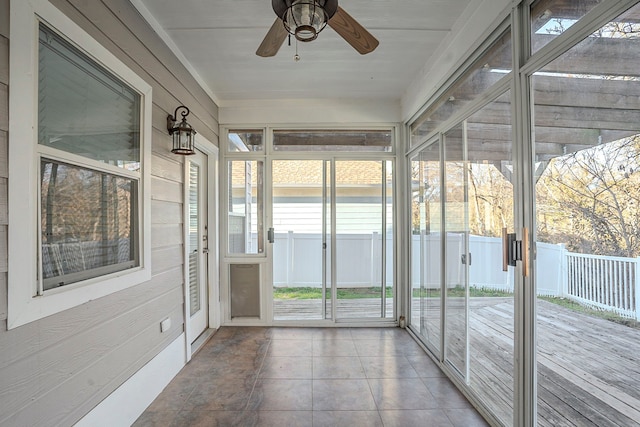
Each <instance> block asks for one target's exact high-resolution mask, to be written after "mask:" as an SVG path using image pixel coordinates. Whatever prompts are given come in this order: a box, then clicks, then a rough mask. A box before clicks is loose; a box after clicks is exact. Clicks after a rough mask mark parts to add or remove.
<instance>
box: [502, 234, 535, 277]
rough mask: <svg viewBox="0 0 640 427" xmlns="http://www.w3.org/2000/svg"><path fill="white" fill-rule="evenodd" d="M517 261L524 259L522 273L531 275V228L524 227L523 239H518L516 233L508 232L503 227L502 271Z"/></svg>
mask: <svg viewBox="0 0 640 427" xmlns="http://www.w3.org/2000/svg"><path fill="white" fill-rule="evenodd" d="M516 261H522V274H523V276H525V277H527V276H529V230H528V229H527V227H524V228H523V229H522V240H516V234H515V233H507V229H506V228H503V229H502V271H507V270H508V269H509V266H515V265H516Z"/></svg>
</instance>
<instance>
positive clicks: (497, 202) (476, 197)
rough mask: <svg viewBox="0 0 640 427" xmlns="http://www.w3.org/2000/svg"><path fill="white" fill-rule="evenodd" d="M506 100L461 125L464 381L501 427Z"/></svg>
mask: <svg viewBox="0 0 640 427" xmlns="http://www.w3.org/2000/svg"><path fill="white" fill-rule="evenodd" d="M510 96H511V95H510V92H506V93H505V94H504V95H502V96H500V97H499V98H498V99H496V100H494V101H493V102H491V103H489V104H487V105H486V106H485V107H483V108H482V109H480V110H479V111H478V112H477V113H475V114H473V115H472V116H471V117H469V118H468V119H467V120H466V121H465V125H466V136H467V142H466V145H467V159H468V162H469V163H468V168H467V171H466V172H467V175H468V176H467V182H468V185H467V192H468V204H467V207H466V210H467V214H466V215H467V217H468V221H469V222H468V227H469V237H468V238H469V242H468V245H469V246H468V254H467V256H466V257H464V258H462V259H460V264H461V268H467V271H468V281H469V301H468V307H469V309H468V310H469V314H468V316H469V317H468V322H469V336H468V341H469V378H468V383H469V386H470V387H471V389H472V390H473V392H474V393H475V395H476V396H478V397H479V398H480V400H481V402H482V403H483V404H484V405H485V406H486V408H487V409H489V411H490V412H491V413H493V414H494V415H495V416H496V417H497V418H498V419H499V420H500V422H501V423H502V425H505V426H506V425H512V424H513V398H514V392H513V390H514V389H513V381H514V376H513V374H514V366H513V357H514V289H513V286H514V280H515V276H514V273H515V271H514V268H513V267H508V271H502V239H501V236H502V229H503V228H506V229H507V230H508V231H509V232H512V231H513V230H514V223H513V212H514V210H513V208H514V205H513V198H514V194H513V183H512V178H513V176H514V175H513V161H512V151H511V148H512V142H511V141H512V133H511V124H510V114H509V111H510V109H511V108H510V105H511V102H510ZM496 111H503V112H504V113H502V114H498V115H496V114H495V112H496ZM488 378H491V380H490V381H489V380H488Z"/></svg>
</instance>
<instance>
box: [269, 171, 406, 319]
mask: <svg viewBox="0 0 640 427" xmlns="http://www.w3.org/2000/svg"><path fill="white" fill-rule="evenodd" d="M392 167H393V162H391V161H384V160H356V159H350V160H302V159H300V160H273V161H272V162H271V188H272V191H271V194H272V203H271V206H272V221H273V232H272V234H271V236H272V239H273V240H272V241H273V246H272V257H273V258H272V265H273V317H274V320H276V321H287V320H323V319H330V320H331V319H335V320H340V319H344V320H349V319H389V320H393V319H394V315H395V313H394V307H395V304H394V292H395V289H394V280H393V277H394V249H393V248H394V244H393V185H392V184H393V179H392V177H393V169H392ZM332 253H335V256H332ZM333 307H335V309H334V308H333Z"/></svg>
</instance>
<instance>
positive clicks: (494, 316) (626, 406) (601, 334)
mask: <svg viewBox="0 0 640 427" xmlns="http://www.w3.org/2000/svg"><path fill="white" fill-rule="evenodd" d="M438 301H439V300H438V299H434V301H432V302H434V303H433V304H429V305H428V306H427V307H428V309H426V310H425V314H426V316H427V317H426V319H425V322H428V323H429V325H430V326H431V327H434V326H435V325H434V324H432V322H433V320H434V319H436V320H437V319H439V318H440V304H439V302H438ZM449 302H450V303H453V304H455V305H456V308H460V307H459V301H449ZM338 303H339V304H342V305H341V306H340V310H342V312H343V313H349V315H350V316H362V317H372V316H373V317H375V316H378V317H379V315H380V301H379V300H377V299H376V300H374V301H371V300H369V301H367V300H366V299H359V300H341V301H339V302H338ZM319 304H320V302H319V301H316V302H312V301H309V300H307V301H304V302H303V301H286V302H282V301H276V302H275V303H274V310H276V312H280V313H281V314H283V315H284V316H288V318H290V319H300V318H301V317H302V316H304V315H305V313H311V312H315V313H318V317H319V312H320V308H319V307H320V306H319ZM276 307H278V308H276ZM412 307H413V309H414V310H416V311H417V312H419V310H420V301H419V299H413V301H412ZM390 308H391V303H390V301H388V304H387V309H388V310H387V316H389V317H391V316H392V313H391V311H390ZM278 310H280V311H278ZM537 314H538V317H537V319H538V322H537V325H536V327H537V336H538V355H537V358H538V361H537V363H538V397H539V400H538V425H539V426H543V427H547V426H548V427H558V426H567V427H594V426H598V427H608V426H611V427H614V426H624V427H633V426H640V330H639V329H634V328H630V327H627V326H625V325H620V324H617V323H614V322H611V321H608V320H605V319H600V318H596V317H592V316H589V315H586V314H583V313H576V312H573V311H571V310H568V309H566V308H564V307H560V306H558V305H555V304H552V303H550V302H547V301H542V300H539V301H538V306H537ZM302 318H304V317H302ZM416 318H419V317H418V316H414V320H415V319H416ZM469 318H470V323H469V340H470V341H469V349H470V355H469V356H470V378H469V382H470V385H471V388H472V390H473V392H474V393H475V394H476V395H477V397H478V398H479V399H480V400H481V401H485V402H487V401H490V402H491V405H490V406H491V408H492V410H493V411H495V412H496V413H497V414H498V417H499V418H501V419H505V420H510V419H511V415H510V414H511V412H512V401H511V396H512V395H513V379H512V378H513V374H512V372H513V330H514V325H513V301H512V300H511V299H509V298H490V297H487V298H472V299H471V300H470V305H469ZM449 321H451V322H455V324H453V326H454V329H453V330H463V329H460V324H459V322H461V318H460V316H457V317H456V316H450V317H449ZM436 336H437V335H436ZM452 338H453V339H452V340H451V344H452V348H453V351H454V352H455V353H457V354H458V355H459V351H460V349H461V345H462V340H460V339H458V338H456V337H452Z"/></svg>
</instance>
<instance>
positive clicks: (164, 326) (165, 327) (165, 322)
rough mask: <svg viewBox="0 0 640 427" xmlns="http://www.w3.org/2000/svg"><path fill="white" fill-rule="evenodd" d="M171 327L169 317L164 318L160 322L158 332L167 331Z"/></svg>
mask: <svg viewBox="0 0 640 427" xmlns="http://www.w3.org/2000/svg"><path fill="white" fill-rule="evenodd" d="M170 328H171V318H167V319H164V320H163V321H162V322H160V332H167V331H168V330H169V329H170Z"/></svg>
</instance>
